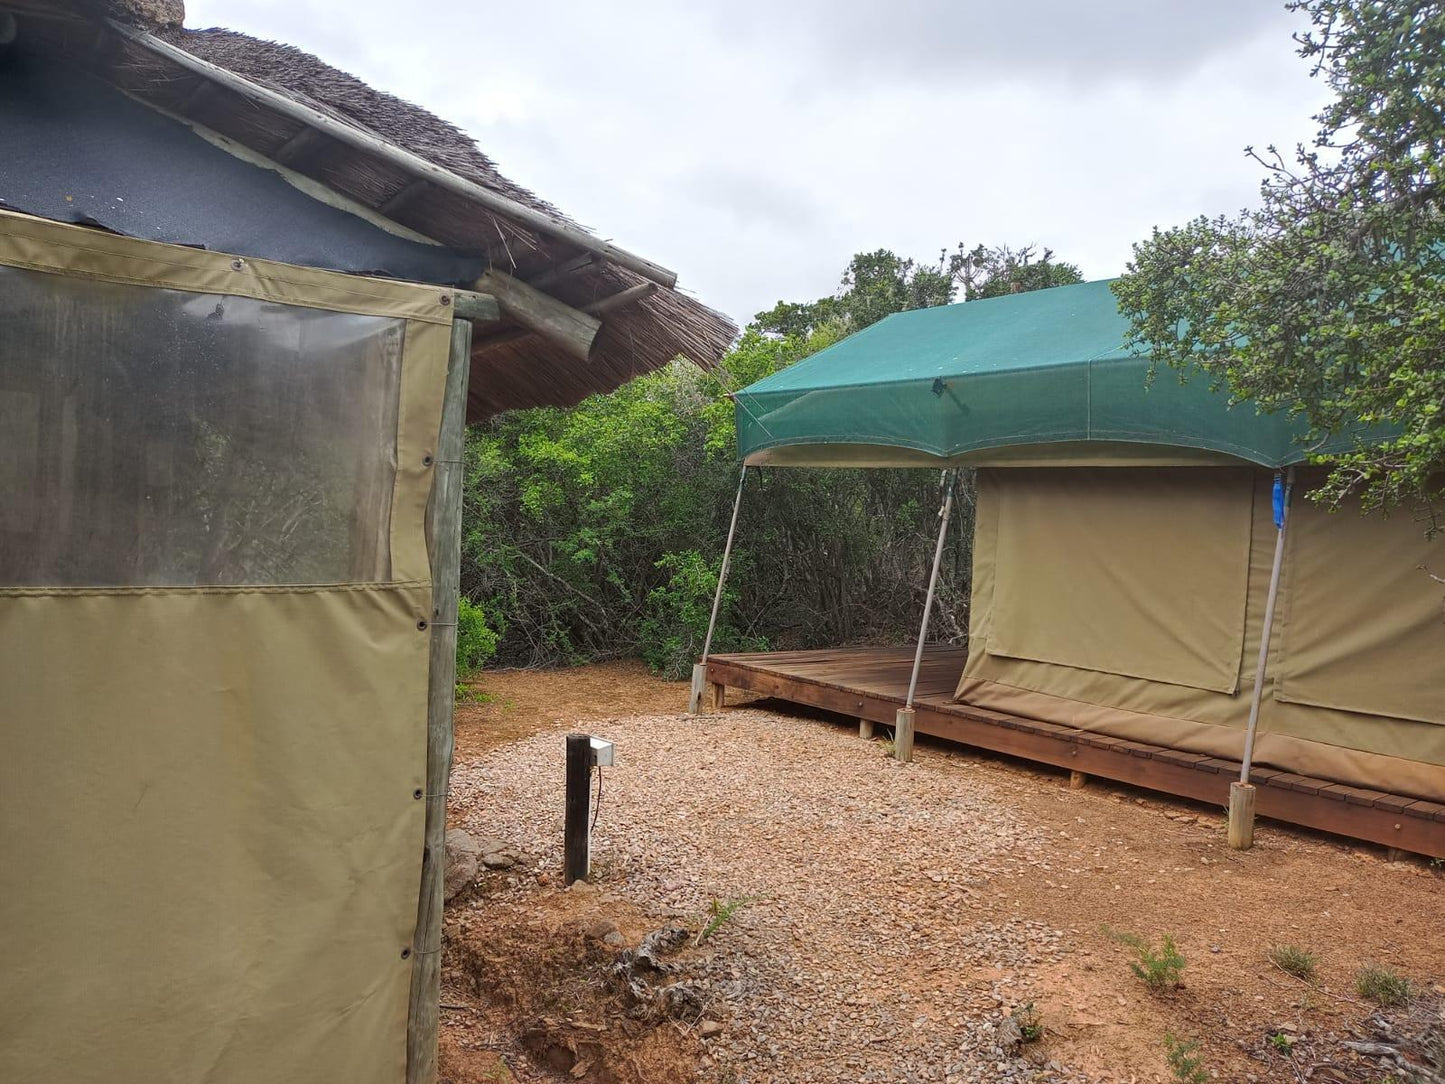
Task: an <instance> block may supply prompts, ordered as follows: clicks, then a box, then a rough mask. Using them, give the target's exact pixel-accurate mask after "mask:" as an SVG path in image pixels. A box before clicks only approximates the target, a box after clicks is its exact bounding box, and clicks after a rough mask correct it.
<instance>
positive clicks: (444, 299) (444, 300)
mask: <svg viewBox="0 0 1445 1084" xmlns="http://www.w3.org/2000/svg"><path fill="white" fill-rule="evenodd" d="M437 300H438V301H439V302H440V303H441V304H443V305H450V304H451V303H452V295H451V294H442V296H441V297H439V298H437Z"/></svg>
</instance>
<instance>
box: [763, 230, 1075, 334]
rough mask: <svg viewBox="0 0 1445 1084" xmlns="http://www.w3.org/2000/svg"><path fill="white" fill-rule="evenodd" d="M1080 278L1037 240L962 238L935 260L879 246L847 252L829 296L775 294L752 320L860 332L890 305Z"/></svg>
mask: <svg viewBox="0 0 1445 1084" xmlns="http://www.w3.org/2000/svg"><path fill="white" fill-rule="evenodd" d="M1082 280H1083V277H1082V276H1081V275H1080V274H1079V269H1078V267H1077V266H1075V265H1074V264H1071V263H1061V262H1058V261H1056V260H1055V259H1054V253H1053V250H1052V249H1047V248H1045V249H1043V250H1042V251H1040V250H1039V249H1038V247H1037V246H1035V245H1025V246H1024V247H1022V248H1018V249H1013V248H1010V247H1009V246H1007V245H998V246H993V247H990V246H988V245H976V246H975V247H973V248H971V249H968V248H965V247H964V246H963V244H962V243H960V244H959V245H958V247H957V248H955V249H954V250H953V251H951V252H950V251H949V250H947V249H945V250H944V251H943V252H941V253H939V256H938V260H937V261H936V262H934V263H918V262H917V261H915V260H912V259H904V258H903V257H901V256H898V255H896V254H895V253H893V252H890V251H889V250H887V249H883V248H880V249H878V250H877V251H875V252H860V253H858V254H857V255H856V256H854V257H853V259H852V260H851V261H850V262H849V264H848V267H847V269H846V270H845V271H844V272H843V281H842V283H841V284H840V285H839V288H838V292H837V293H835V294H834V295H833V296H832V297H822V298H819V299H818V300H817V301H804V302H795V301H779V302H778V303H777V304H776V305H775V306H773V308H771V309H769V310H768V311H767V312H760V313H758V315H757V317H756V323H755V324H754V325H753V326H754V327H756V328H757V329H758V330H759V331H763V332H766V333H768V334H771V335H779V336H783V337H787V336H789V335H798V336H807V335H810V334H812V333H813V332H814V331H816V330H818V329H819V328H822V327H825V326H827V325H829V324H834V325H836V326H837V327H838V328H840V329H841V330H843V331H844V332H853V331H861V330H862V329H863V328H865V327H868V326H869V325H870V324H875V323H877V322H878V321H879V320H881V319H883V317H885V316H891V315H892V314H893V313H895V312H906V311H908V310H910V309H926V308H931V307H932V306H934V305H947V304H949V303H950V302H952V301H954V300H955V299H956V298H957V297H958V295H959V292H960V291H962V294H963V300H964V301H974V300H977V299H979V298H985V297H999V296H1001V295H1003V294H1009V293H1019V292H1022V291H1025V290H1042V289H1044V288H1046V287H1049V286H1067V285H1069V284H1070V283H1074V282H1081V281H1082Z"/></svg>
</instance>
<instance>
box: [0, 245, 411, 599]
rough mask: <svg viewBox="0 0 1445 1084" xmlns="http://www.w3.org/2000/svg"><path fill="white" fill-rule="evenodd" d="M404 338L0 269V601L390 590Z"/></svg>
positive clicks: (390, 324) (332, 315) (237, 305)
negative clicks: (169, 591) (186, 590)
mask: <svg viewBox="0 0 1445 1084" xmlns="http://www.w3.org/2000/svg"><path fill="white" fill-rule="evenodd" d="M404 336H405V322H404V321H402V320H396V319H389V318H383V317H375V316H356V315H350V314H346V313H337V312H327V311H323V310H319V309H310V308H303V307H300V306H295V305H281V304H275V303H272V302H265V301H255V300H251V299H248V298H239V297H229V296H219V295H215V294H198V293H187V292H183V291H179V290H161V289H152V288H148V287H143V286H132V285H124V284H118V283H110V282H99V281H94V280H89V279H81V278H73V277H69V276H64V275H58V274H49V273H45V272H38V271H26V270H20V269H17V268H11V267H0V587H112V586H193V585H233V584H237V585H239V584H257V585H263V584H333V583H368V582H376V581H384V580H387V579H389V578H390V567H391V555H390V548H389V543H388V539H389V532H390V520H391V494H392V485H393V482H394V480H395V476H396V426H397V410H398V398H399V390H400V379H401V355H402V345H403V340H404Z"/></svg>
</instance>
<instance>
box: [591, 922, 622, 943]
mask: <svg viewBox="0 0 1445 1084" xmlns="http://www.w3.org/2000/svg"><path fill="white" fill-rule="evenodd" d="M617 932H618V931H617V923H615V922H609V921H608V920H607V919H605V918H599V919H598V920H597V921H596V922H593V923H592V924H591V925H589V926H588V927H587V930H586V933H587V936H588V937H590V938H592V940H594V941H606V940H607V938H608V937H609V936H611V935H612V934H614V933H617Z"/></svg>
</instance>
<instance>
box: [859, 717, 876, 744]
mask: <svg viewBox="0 0 1445 1084" xmlns="http://www.w3.org/2000/svg"><path fill="white" fill-rule="evenodd" d="M858 736H859V737H860V738H862V739H863V740H864V741H872V740H873V720H872V719H859V720H858Z"/></svg>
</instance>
